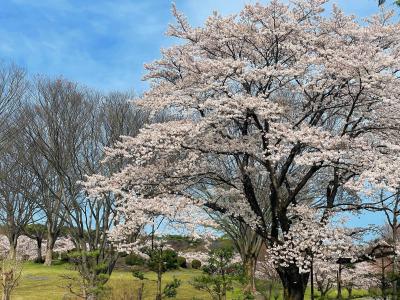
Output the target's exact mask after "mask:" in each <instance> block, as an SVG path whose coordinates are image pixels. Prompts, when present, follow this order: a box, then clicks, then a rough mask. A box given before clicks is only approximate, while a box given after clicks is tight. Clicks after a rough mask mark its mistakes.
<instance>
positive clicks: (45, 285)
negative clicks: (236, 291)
mask: <svg viewBox="0 0 400 300" xmlns="http://www.w3.org/2000/svg"><path fill="white" fill-rule="evenodd" d="M65 274H68V275H74V274H76V273H75V271H73V270H70V269H69V267H68V265H56V266H51V267H46V266H43V265H39V264H34V263H26V264H25V265H24V268H23V273H22V279H21V281H20V284H19V286H18V287H17V288H16V290H15V292H14V293H13V295H12V296H13V297H12V299H13V300H20V299H23V300H25V299H29V300H42V299H46V300H56V299H63V297H64V295H66V289H65V285H66V282H67V281H66V280H65V279H63V278H62V275H65ZM199 274H201V271H198V270H185V269H182V270H179V271H172V272H167V273H165V274H164V276H163V283H166V282H168V281H171V280H172V279H173V277H174V276H176V277H177V278H179V279H180V280H181V281H182V285H181V286H180V287H179V289H178V299H182V300H183V299H188V300H189V299H192V298H193V297H197V298H198V299H204V300H208V299H211V298H210V297H209V296H208V294H207V293H204V292H202V291H198V290H196V289H194V288H193V287H192V286H191V285H190V284H189V281H190V280H191V278H193V276H196V275H199ZM155 280H156V274H155V273H153V272H149V273H146V280H145V288H144V294H145V299H154V298H155V292H156V281H155ZM108 285H109V286H110V287H112V289H113V293H112V294H111V295H110V296H109V297H110V299H118V300H120V299H123V295H124V293H127V294H128V293H130V294H131V295H132V293H134V292H135V291H136V290H137V288H138V287H139V281H138V280H137V279H134V278H133V276H132V275H131V273H129V272H122V271H115V272H114V273H113V274H112V276H111V279H110V281H109V283H108ZM229 298H231V297H229ZM68 299H74V298H68Z"/></svg>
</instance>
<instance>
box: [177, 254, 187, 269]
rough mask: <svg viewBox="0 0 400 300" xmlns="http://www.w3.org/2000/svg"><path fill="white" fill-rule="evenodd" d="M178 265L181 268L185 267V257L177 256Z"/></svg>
mask: <svg viewBox="0 0 400 300" xmlns="http://www.w3.org/2000/svg"><path fill="white" fill-rule="evenodd" d="M178 266H179V267H181V268H187V263H186V258H184V257H183V256H178Z"/></svg>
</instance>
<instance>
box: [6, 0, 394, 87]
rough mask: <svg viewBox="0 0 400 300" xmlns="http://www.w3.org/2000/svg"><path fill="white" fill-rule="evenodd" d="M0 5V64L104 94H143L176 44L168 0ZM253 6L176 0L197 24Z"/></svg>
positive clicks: (365, 10)
mask: <svg viewBox="0 0 400 300" xmlns="http://www.w3.org/2000/svg"><path fill="white" fill-rule="evenodd" d="M0 2H1V6H0V60H4V61H13V62H15V63H17V64H19V65H21V66H23V67H24V68H26V69H27V71H28V72H29V74H32V75H33V74H46V75H50V76H59V75H63V76H64V77H65V78H67V79H70V80H74V81H78V82H81V83H83V84H85V85H88V86H90V87H94V88H98V89H101V90H103V91H111V90H132V89H133V90H135V91H137V92H139V93H140V92H142V91H143V90H144V89H145V88H146V83H144V82H142V81H141V77H142V76H143V74H144V71H143V64H144V63H146V62H150V61H152V60H154V59H156V58H158V57H159V49H160V48H162V47H167V46H169V45H171V44H172V43H173V42H174V41H173V40H171V39H169V38H168V37H166V36H165V35H164V33H165V31H166V29H167V26H168V24H169V23H171V22H173V18H172V17H171V13H170V10H171V3H172V1H170V0H141V1H139V0H1V1H0ZM249 2H254V1H252V0H247V1H246V0H201V1H199V0H176V1H175V3H176V5H177V7H178V9H179V10H181V11H182V12H183V13H184V14H186V16H187V17H188V19H189V20H190V22H191V23H192V24H193V25H200V24H201V23H202V22H203V21H204V19H205V18H206V17H207V16H208V15H210V14H211V13H212V12H213V11H214V10H217V11H219V12H221V13H222V14H230V13H234V12H237V11H238V10H239V9H240V8H241V7H242V6H243V5H244V4H245V3H249ZM261 2H265V1H261ZM336 2H337V3H339V5H340V6H341V7H343V8H344V9H345V10H346V11H347V12H349V13H352V14H357V15H359V16H367V15H369V14H371V13H374V12H377V11H378V9H377V6H376V0H337V1H336ZM389 2H390V1H389Z"/></svg>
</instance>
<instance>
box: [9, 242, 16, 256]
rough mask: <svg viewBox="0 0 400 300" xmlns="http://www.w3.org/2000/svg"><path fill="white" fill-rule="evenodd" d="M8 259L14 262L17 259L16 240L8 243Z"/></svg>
mask: <svg viewBox="0 0 400 300" xmlns="http://www.w3.org/2000/svg"><path fill="white" fill-rule="evenodd" d="M8 258H9V259H11V260H15V259H16V258H17V240H12V241H10V251H9V252H8Z"/></svg>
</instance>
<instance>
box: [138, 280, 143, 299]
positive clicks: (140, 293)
mask: <svg viewBox="0 0 400 300" xmlns="http://www.w3.org/2000/svg"><path fill="white" fill-rule="evenodd" d="M143 290H144V283H143V282H142V283H141V284H140V288H139V290H138V300H143Z"/></svg>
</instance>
